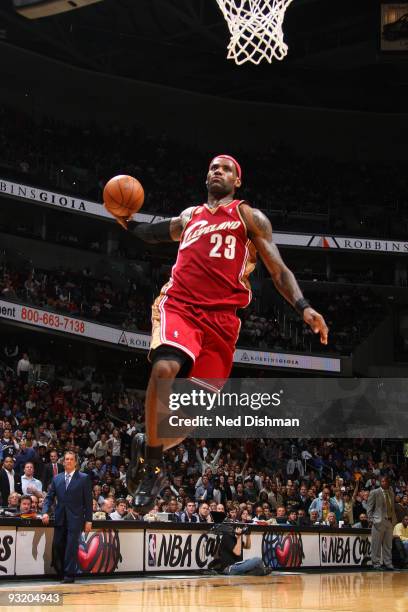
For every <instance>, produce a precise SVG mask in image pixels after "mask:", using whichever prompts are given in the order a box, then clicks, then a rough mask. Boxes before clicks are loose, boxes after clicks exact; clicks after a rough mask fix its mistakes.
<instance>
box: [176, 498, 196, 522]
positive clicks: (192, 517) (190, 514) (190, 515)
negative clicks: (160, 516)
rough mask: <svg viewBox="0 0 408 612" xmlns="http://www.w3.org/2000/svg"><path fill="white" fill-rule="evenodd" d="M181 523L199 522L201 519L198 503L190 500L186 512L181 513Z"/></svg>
mask: <svg viewBox="0 0 408 612" xmlns="http://www.w3.org/2000/svg"><path fill="white" fill-rule="evenodd" d="M180 522H181V523H199V522H200V519H199V517H198V514H197V512H196V504H195V503H194V502H193V501H188V502H187V504H186V508H185V510H184V512H181V514H180Z"/></svg>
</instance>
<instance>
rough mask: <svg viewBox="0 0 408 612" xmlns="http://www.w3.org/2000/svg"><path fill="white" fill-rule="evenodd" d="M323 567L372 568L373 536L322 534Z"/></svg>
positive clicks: (321, 557) (321, 554)
mask: <svg viewBox="0 0 408 612" xmlns="http://www.w3.org/2000/svg"><path fill="white" fill-rule="evenodd" d="M320 564H321V566H322V567H330V566H333V567H347V566H353V567H355V566H359V565H360V566H361V567H366V566H371V536H370V535H369V534H367V535H366V534H363V535H360V534H358V535H347V534H345V535H338V534H336V535H334V534H327V535H325V534H323V533H321V534H320Z"/></svg>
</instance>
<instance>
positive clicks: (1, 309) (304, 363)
mask: <svg viewBox="0 0 408 612" xmlns="http://www.w3.org/2000/svg"><path fill="white" fill-rule="evenodd" d="M1 318H3V319H8V320H10V321H15V322H17V323H24V324H25V325H33V326H35V327H42V328H45V329H48V330H49V331H57V332H63V333H66V334H73V335H75V336H79V337H81V338H89V339H92V340H98V341H100V342H107V343H109V344H113V345H119V346H124V347H127V348H130V349H139V350H145V351H148V350H149V347H150V335H148V334H141V333H136V332H131V331H127V330H123V329H120V328H117V327H110V326H108V325H101V324H100V323H93V322H92V321H86V320H84V319H77V318H75V317H70V316H68V315H66V314H64V313H58V312H50V311H48V310H42V309H40V308H35V307H34V306H29V305H26V304H19V303H17V302H8V301H6V300H0V319H1ZM234 363H238V364H243V365H262V366H263V367H265V368H269V367H279V368H290V369H295V370H315V371H320V372H338V373H340V372H341V369H342V368H341V365H342V360H341V359H339V358H335V357H312V356H310V355H292V354H289V353H272V352H267V351H254V350H245V349H237V350H236V351H235V355H234Z"/></svg>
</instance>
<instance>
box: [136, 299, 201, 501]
mask: <svg viewBox="0 0 408 612" xmlns="http://www.w3.org/2000/svg"><path fill="white" fill-rule="evenodd" d="M152 321H153V328H152V343H151V353H150V359H151V361H152V372H151V376H150V379H149V384H148V388H147V393H146V402H145V413H146V443H145V447H146V448H145V452H144V454H143V452H142V449H141V444H140V439H136V440H134V442H133V444H132V453H131V464H130V466H129V469H128V478H127V485H128V489H129V491H130V493H131V494H132V495H133V494H134V496H135V504H136V505H138V506H140V507H142V508H143V509H144V510H148V509H150V508H151V507H152V506H153V504H154V500H155V497H156V495H157V493H158V490H159V489H160V486H162V482H163V473H164V470H163V467H164V466H163V458H162V455H163V450H165V449H166V448H170V447H172V446H174V445H176V444H178V443H179V442H180V441H181V440H182V439H183V438H180V439H177V438H174V439H170V438H165V439H163V438H160V437H159V434H158V425H159V423H160V419H161V418H164V417H165V416H167V418H168V402H169V394H170V392H171V387H172V384H173V382H174V379H175V378H176V376H177V375H182V374H184V375H187V374H188V371H189V370H190V369H191V366H192V362H193V361H194V360H195V358H196V355H198V354H199V352H200V350H201V338H202V333H201V332H200V330H199V325H198V323H197V320H196V319H195V318H194V317H191V315H190V313H189V312H188V309H186V308H185V305H183V304H179V303H177V302H175V301H174V300H173V301H172V300H169V299H168V298H167V297H166V296H164V297H163V296H162V297H161V298H159V299H158V300H156V302H155V303H154V305H153V308H152ZM135 446H136V448H135Z"/></svg>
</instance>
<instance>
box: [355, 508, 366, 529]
mask: <svg viewBox="0 0 408 612" xmlns="http://www.w3.org/2000/svg"><path fill="white" fill-rule="evenodd" d="M358 518H359V520H358V522H357V523H354V525H353V527H354V528H355V529H368V528H369V527H370V523H369V522H368V517H367V514H366V513H365V512H362V513H361V514H360V516H359V517H358Z"/></svg>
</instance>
